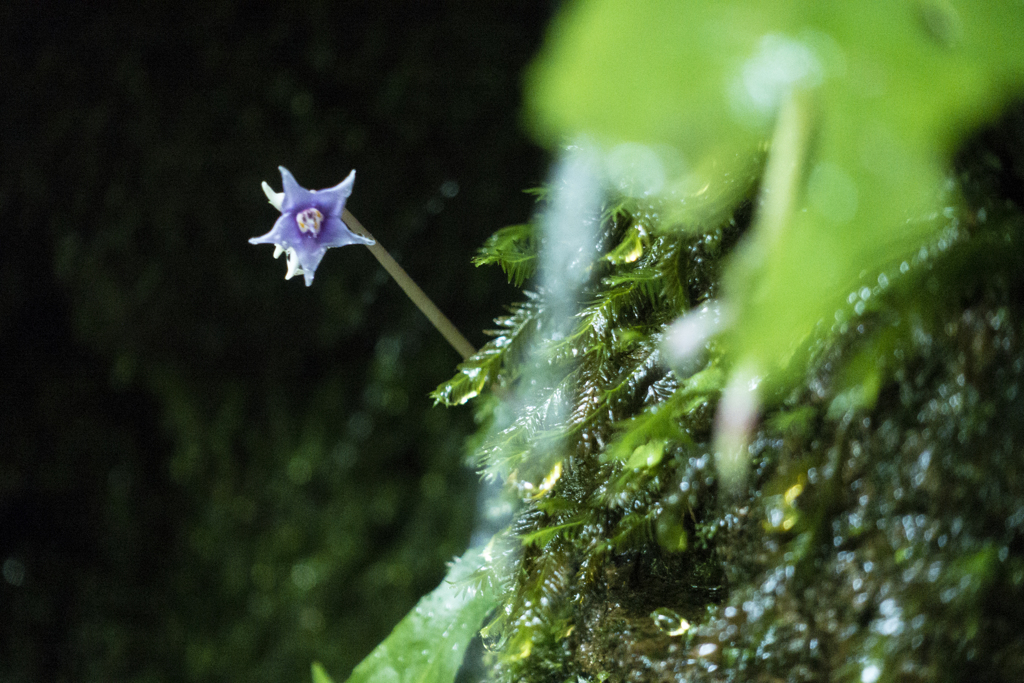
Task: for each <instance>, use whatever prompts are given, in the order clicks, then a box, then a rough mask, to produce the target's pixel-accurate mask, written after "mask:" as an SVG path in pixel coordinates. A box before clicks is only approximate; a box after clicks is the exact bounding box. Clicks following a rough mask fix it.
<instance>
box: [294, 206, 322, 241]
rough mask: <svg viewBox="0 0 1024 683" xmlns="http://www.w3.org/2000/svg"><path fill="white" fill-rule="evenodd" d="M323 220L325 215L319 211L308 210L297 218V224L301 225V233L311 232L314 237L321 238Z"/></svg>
mask: <svg viewBox="0 0 1024 683" xmlns="http://www.w3.org/2000/svg"><path fill="white" fill-rule="evenodd" d="M323 220H324V215H323V214H322V213H320V211H318V210H317V209H306V210H305V211H302V212H301V213H299V214H298V215H297V216H295V222H296V223H298V224H299V232H303V233H306V232H311V233H313V237H319V236H320V223H321V222H322V221H323Z"/></svg>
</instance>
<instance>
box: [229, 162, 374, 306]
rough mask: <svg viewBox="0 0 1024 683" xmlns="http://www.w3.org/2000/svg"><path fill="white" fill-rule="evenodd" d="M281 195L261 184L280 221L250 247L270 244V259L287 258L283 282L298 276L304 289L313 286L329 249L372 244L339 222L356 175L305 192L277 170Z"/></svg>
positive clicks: (289, 176)
mask: <svg viewBox="0 0 1024 683" xmlns="http://www.w3.org/2000/svg"><path fill="white" fill-rule="evenodd" d="M278 169H280V171H281V184H282V186H283V188H284V192H274V190H273V189H271V187H270V185H268V184H267V183H263V191H264V192H265V193H266V195H267V199H269V200H270V203H271V204H272V205H273V206H274V208H275V209H277V210H278V211H280V212H281V217H280V218H278V219H277V222H276V223H274V227H273V229H272V230H271V231H270V232H268V233H267V234H266V235H262V236H260V237H253V238H252V239H250V240H249V243H250V244H273V245H274V258H277V257H278V256H280V255H281V254H287V260H288V270H287V272H286V273H285V276H284V277H285V279H286V280H287V279H290V278H292V277H294V276H295V275H302V276H303V277H304V278H305V279H306V286H307V287H309V286H310V285H311V284H313V274H314V273H315V272H316V267H317V266H318V265H320V261H321V260H322V259H323V257H324V254H325V253H326V252H327V250H328V249H330V248H331V247H344V246H345V245H348V244H373V243H374V242H373V240H372V239H369V238H368V237H363V236H362V235H357V234H355V233H354V232H352V231H351V230H349V228H348V226H347V225H345V223H344V222H343V221H342V220H341V212H342V210H343V209H344V208H345V200H346V199H348V196H349V195H350V194H352V186H353V185H354V184H355V182H356V172H355V171H352V172H351V173H349V174H348V177H347V178H345V180H343V181H341V182H340V183H339V184H337V185H335V186H334V187H331V188H328V189H326V190H307V189H306V188H304V187H302V186H300V185H299V183H298V182H296V180H295V178H294V177H293V176H292V174H291V173H289V172H288V169H287V168H285V167H284V166H278Z"/></svg>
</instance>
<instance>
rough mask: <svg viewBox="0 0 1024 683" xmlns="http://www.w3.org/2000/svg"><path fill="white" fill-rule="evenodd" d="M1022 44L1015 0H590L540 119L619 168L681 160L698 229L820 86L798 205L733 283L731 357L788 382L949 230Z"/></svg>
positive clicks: (668, 190) (1020, 65)
mask: <svg viewBox="0 0 1024 683" xmlns="http://www.w3.org/2000/svg"><path fill="white" fill-rule="evenodd" d="M1022 36H1024V5H1022V4H1021V3H1020V2H1019V1H1016V0H992V1H991V2H985V3H979V2H968V1H967V0H961V1H952V0H950V1H947V0H916V1H913V2H911V1H903V2H899V1H897V2H893V1H892V0H859V1H854V0H849V1H847V2H841V3H822V2H818V1H817V0H788V1H777V2H761V1H748V2H737V1H733V2H714V3H709V2H684V1H680V0H634V1H633V2H620V1H619V0H587V1H582V2H575V3H571V4H570V5H569V6H568V9H567V10H566V11H565V12H563V13H562V15H561V16H560V17H559V19H558V20H557V21H556V23H555V24H554V27H553V29H552V33H551V36H550V39H549V40H548V42H547V45H546V47H545V50H544V52H543V53H542V55H541V57H540V58H539V59H538V61H537V62H536V63H535V65H534V67H533V69H532V71H531V73H530V75H529V78H528V117H529V120H530V121H531V123H532V126H533V129H534V131H535V132H536V134H537V136H538V138H539V139H541V140H543V141H545V142H548V143H551V144H553V143H556V142H558V141H560V140H563V139H567V138H569V137H573V136H578V135H580V134H581V133H582V134H588V135H590V136H591V138H593V139H595V140H597V141H598V142H599V143H601V144H602V145H603V146H605V148H606V149H608V150H611V151H612V154H611V155H610V157H609V158H617V157H616V154H618V152H616V150H620V149H623V148H624V147H623V144H624V143H629V145H626V146H625V148H626V149H634V148H635V147H636V146H637V144H638V143H639V144H642V145H645V146H648V147H649V148H650V149H651V150H655V151H657V150H665V149H669V150H672V151H673V154H674V155H675V160H674V161H673V162H672V164H668V162H665V163H666V168H668V167H669V166H670V165H671V166H672V167H673V168H683V169H684V170H683V171H682V172H681V173H677V174H676V177H677V178H678V180H677V182H676V183H675V184H669V185H667V186H666V187H665V188H664V190H665V191H664V192H663V194H665V195H666V196H672V197H674V198H675V204H677V205H683V206H689V207H691V212H690V213H689V214H685V215H686V216H687V220H689V221H690V222H691V223H694V225H692V226H691V227H694V228H699V227H700V223H701V219H700V216H699V215H697V216H694V215H693V213H692V207H694V206H697V207H699V206H700V205H701V202H702V201H703V197H704V195H705V193H710V194H714V193H722V192H723V189H722V188H721V187H719V186H720V185H721V184H722V178H727V177H740V178H741V179H742V178H744V177H746V176H747V174H749V163H750V162H749V160H750V159H752V158H756V157H757V156H758V154H759V152H760V150H762V149H763V146H764V144H765V142H766V141H768V140H769V139H770V138H771V136H772V131H773V128H774V126H775V123H776V118H777V114H778V111H779V108H780V107H781V105H782V104H783V103H784V102H786V101H788V100H789V99H790V97H791V95H792V93H793V92H798V91H799V92H804V93H805V95H806V97H805V99H804V102H805V106H806V108H807V111H806V112H805V114H806V115H805V116H803V117H798V118H799V120H800V121H801V122H802V123H801V124H800V125H803V126H806V127H807V130H806V131H804V133H806V134H805V135H804V136H803V139H805V140H806V142H807V146H806V149H805V150H803V152H804V153H802V154H800V155H798V156H796V157H794V158H793V162H794V163H796V164H798V168H797V172H796V173H795V174H794V179H795V182H794V183H792V184H790V185H788V186H787V185H783V186H782V189H781V190H779V191H783V192H788V193H790V194H791V195H792V196H791V200H792V201H791V202H790V203H789V205H788V211H787V212H786V214H785V215H784V216H782V217H781V218H780V221H779V223H778V224H777V225H773V226H765V225H763V224H761V223H759V224H758V225H757V226H756V228H755V230H754V235H753V236H752V237H751V239H750V240H749V241H748V244H747V245H746V249H745V250H744V255H743V257H742V258H741V259H739V260H738V261H737V262H736V263H734V265H733V267H732V268H731V269H730V271H729V272H728V273H727V275H726V281H725V286H726V291H727V293H728V295H729V297H730V299H732V303H733V305H734V306H735V308H736V312H737V314H738V317H737V325H736V328H735V335H734V339H733V345H732V346H733V348H732V351H733V352H734V353H735V354H736V355H737V356H738V357H741V358H744V359H746V360H747V361H751V362H753V364H754V365H755V366H756V367H759V368H760V369H761V370H762V371H764V372H767V373H768V375H769V379H783V378H784V377H785V375H784V373H782V372H780V371H781V370H783V369H784V368H785V367H786V366H787V364H789V363H790V361H791V360H792V359H793V358H794V355H797V356H799V355H800V353H801V352H802V351H803V350H806V348H807V338H808V335H810V334H811V333H812V332H813V330H814V329H815V327H816V325H817V324H818V323H819V322H821V321H825V322H826V323H829V324H830V323H831V322H832V320H833V315H834V313H835V311H836V310H837V309H838V308H840V307H842V306H843V302H844V300H845V298H846V296H847V294H848V293H849V292H851V291H852V290H853V289H855V288H857V287H859V286H860V284H861V282H862V278H863V277H865V276H867V277H869V278H874V277H876V276H877V275H878V274H879V273H880V272H882V271H883V270H885V269H888V268H892V267H893V266H894V265H898V264H899V263H900V262H901V261H902V260H904V259H908V258H909V256H910V255H911V254H913V253H914V252H916V251H917V250H918V249H919V248H920V246H921V245H922V244H924V243H926V242H927V241H928V240H929V239H932V238H934V236H935V235H936V234H937V231H938V230H939V229H940V227H941V226H942V225H943V223H944V221H945V220H946V219H945V218H944V216H943V212H942V209H943V204H952V203H955V198H952V197H949V196H944V194H943V191H944V186H945V178H946V174H947V169H948V167H949V162H950V159H951V156H952V154H953V152H954V150H955V148H956V146H957V145H958V144H959V142H960V141H961V140H962V139H963V136H964V135H965V134H966V133H968V132H969V131H970V130H972V129H973V128H975V127H976V126H978V125H980V124H981V123H983V122H985V121H986V120H989V119H991V118H993V117H994V116H995V115H996V114H997V113H998V111H999V110H1000V108H1001V107H1003V106H1004V105H1005V104H1006V102H1007V101H1008V100H1009V99H1010V98H1011V97H1014V96H1020V95H1021V93H1022V92H1024V40H1022ZM773 144H777V142H776V143H773ZM776 152H777V150H775V149H773V150H772V154H775V153H776ZM634 156H636V155H634ZM662 157H665V155H664V154H662ZM637 158H642V159H647V160H648V163H659V162H657V160H656V159H655V161H653V162H651V161H649V160H650V158H651V157H650V156H646V157H645V156H643V155H640V156H639V157H637ZM648 175H650V174H649V173H648ZM740 186H741V187H742V183H740ZM946 194H947V195H948V192H947V193H946ZM726 196H728V195H727V194H726ZM737 197H739V195H737ZM869 284H873V283H869ZM828 326H829V325H827V324H826V325H825V326H823V327H822V328H821V329H828Z"/></svg>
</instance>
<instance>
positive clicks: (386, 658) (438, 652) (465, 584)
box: [314, 550, 498, 683]
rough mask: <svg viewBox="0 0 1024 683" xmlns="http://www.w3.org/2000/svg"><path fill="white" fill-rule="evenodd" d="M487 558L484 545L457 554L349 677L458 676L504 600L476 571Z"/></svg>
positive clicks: (390, 682)
mask: <svg viewBox="0 0 1024 683" xmlns="http://www.w3.org/2000/svg"><path fill="white" fill-rule="evenodd" d="M485 564H486V561H485V560H484V558H483V554H482V552H481V551H480V550H470V551H467V552H466V554H465V555H463V556H462V557H461V558H460V559H458V560H456V561H455V564H453V565H452V568H451V569H450V570H449V572H448V575H447V576H446V577H445V579H444V581H443V582H441V585H440V586H438V587H437V588H435V589H434V591H433V592H432V593H430V594H429V595H427V596H426V597H424V598H423V599H422V600H420V601H419V602H418V603H417V604H416V607H415V608H413V610H412V611H411V612H409V614H407V615H406V617H405V618H404V619H402V621H401V622H399V624H398V626H396V627H395V629H394V630H393V631H392V632H391V635H389V636H388V637H387V638H386V639H385V640H384V642H383V643H381V644H380V645H378V646H377V647H376V648H375V649H374V651H373V652H371V653H370V654H369V656H367V657H366V659H364V660H363V661H362V662H360V663H359V665H358V666H356V668H355V669H354V670H353V671H352V675H351V676H350V677H349V678H348V683H370V682H371V681H372V683H450V682H451V681H454V680H455V674H456V673H458V670H459V666H460V665H461V664H462V657H463V654H464V653H465V650H466V646H467V645H468V644H469V641H470V640H472V638H473V636H474V635H476V633H477V632H478V631H479V629H480V625H481V623H483V620H484V617H486V616H487V613H488V612H490V611H491V610H492V609H494V607H495V606H496V605H497V603H498V596H497V591H496V589H495V587H494V586H493V585H492V584H491V583H490V582H489V581H487V580H484V581H479V580H475V577H473V574H474V573H476V572H479V571H481V570H482V569H483V568H484V566H485ZM314 676H315V674H314ZM315 683H321V682H319V681H315Z"/></svg>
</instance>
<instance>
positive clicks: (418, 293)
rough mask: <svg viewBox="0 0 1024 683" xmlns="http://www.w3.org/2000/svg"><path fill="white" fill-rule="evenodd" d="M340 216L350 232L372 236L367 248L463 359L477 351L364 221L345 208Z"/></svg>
mask: <svg viewBox="0 0 1024 683" xmlns="http://www.w3.org/2000/svg"><path fill="white" fill-rule="evenodd" d="M341 220H343V221H345V225H347V226H348V227H349V229H350V230H352V231H353V232H355V233H357V234H360V235H363V236H364V237H369V238H370V239H372V240H373V244H370V245H367V249H369V250H370V253H371V254H373V255H374V256H375V257H376V258H377V260H378V261H380V264H381V265H382V266H384V270H386V271H388V274H389V275H391V277H392V278H394V280H395V282H397V283H398V286H399V287H401V288H402V291H404V292H405V293H406V294H407V295H408V296H409V298H410V299H412V302H413V303H414V304H416V307H417V308H419V309H420V310H421V311H422V312H423V315H425V316H427V320H429V321H430V322H431V324H432V325H433V326H434V327H436V328H437V331H438V332H440V333H441V336H442V337H444V338H445V340H446V341H447V342H448V343H449V344H451V346H452V348H453V349H455V350H456V351H457V352H458V353H459V355H460V356H462V360H466V359H467V358H469V357H470V356H472V355H473V354H475V353H476V349H475V348H473V345H472V344H470V343H469V341H468V340H467V339H466V338H465V337H464V336H462V333H461V332H459V330H458V328H457V327H455V325H453V324H452V321H451V320H449V319H448V317H447V316H446V315H445V314H444V313H442V312H441V309H439V308H438V307H437V306H435V305H434V302H433V301H431V300H430V297H429V296H427V295H426V293H425V292H424V291H423V290H422V289H420V287H419V285H417V284H416V283H415V282H413V279H412V278H411V277H409V274H408V273H406V272H405V269H403V268H402V266H400V265H398V262H397V261H395V259H393V258H391V254H389V253H388V252H387V249H385V248H384V247H382V246H381V244H380V242H379V241H378V240H377V239H376V238H375V237H374V236H373V235H371V234H370V231H369V230H367V229H366V228H365V227H363V224H362V223H360V222H359V220H358V219H357V218H356V217H355V216H353V215H352V214H351V213H349V210H348V209H345V210H344V211H342V213H341Z"/></svg>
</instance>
